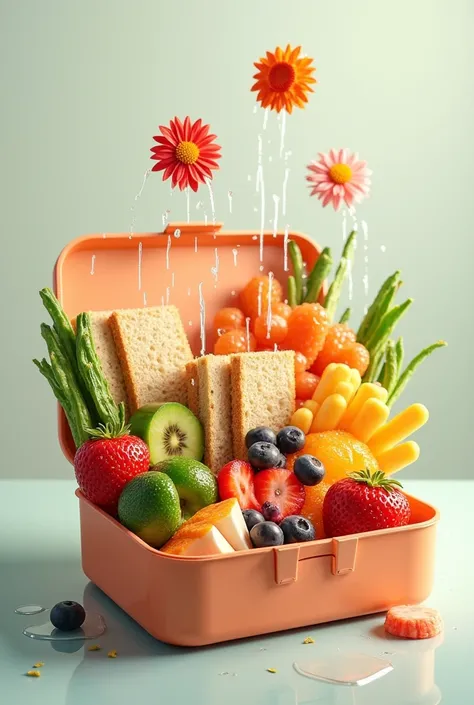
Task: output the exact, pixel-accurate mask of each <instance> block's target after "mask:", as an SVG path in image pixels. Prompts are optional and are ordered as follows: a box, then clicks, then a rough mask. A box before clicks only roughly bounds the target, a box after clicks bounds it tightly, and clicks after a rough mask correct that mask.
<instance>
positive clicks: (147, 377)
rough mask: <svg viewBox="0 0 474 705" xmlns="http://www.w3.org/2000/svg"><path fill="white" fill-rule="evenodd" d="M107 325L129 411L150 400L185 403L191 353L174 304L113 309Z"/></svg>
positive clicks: (133, 410) (151, 401)
mask: <svg viewBox="0 0 474 705" xmlns="http://www.w3.org/2000/svg"><path fill="white" fill-rule="evenodd" d="M110 327H111V330H112V334H113V337H114V341H115V347H116V350H117V355H118V359H119V361H120V367H121V369H122V373H123V377H124V380H125V388H126V391H127V399H128V405H129V411H130V413H131V414H134V413H135V411H137V409H139V408H141V407H142V406H144V405H145V404H150V403H153V402H167V401H174V402H178V403H180V404H184V405H185V404H186V402H187V391H186V364H187V363H188V362H190V361H191V360H192V359H193V354H192V352H191V348H190V347H189V342H188V339H187V337H186V333H185V331H184V328H183V324H182V322H181V318H180V316H179V312H178V309H177V308H176V306H157V307H150V308H139V309H128V310H122V311H114V312H113V313H112V316H111V317H110Z"/></svg>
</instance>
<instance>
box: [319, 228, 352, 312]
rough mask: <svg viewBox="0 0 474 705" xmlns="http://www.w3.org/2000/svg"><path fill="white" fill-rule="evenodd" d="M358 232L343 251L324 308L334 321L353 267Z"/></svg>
mask: <svg viewBox="0 0 474 705" xmlns="http://www.w3.org/2000/svg"><path fill="white" fill-rule="evenodd" d="M356 235H357V231H356V230H353V231H352V232H351V234H350V235H349V237H348V238H347V240H346V244H345V245H344V249H343V250H342V256H341V261H340V262H339V267H338V268H337V270H336V274H335V276H334V281H333V282H332V284H331V286H330V287H329V291H328V293H327V296H326V300H325V302H324V307H325V309H326V311H327V314H328V317H329V318H330V319H331V320H332V319H333V318H334V314H335V313H336V308H337V304H338V302H339V297H340V296H341V290H342V285H343V283H344V279H345V278H346V275H347V273H348V271H349V267H350V266H351V263H352V259H353V257H354V247H355V239H356Z"/></svg>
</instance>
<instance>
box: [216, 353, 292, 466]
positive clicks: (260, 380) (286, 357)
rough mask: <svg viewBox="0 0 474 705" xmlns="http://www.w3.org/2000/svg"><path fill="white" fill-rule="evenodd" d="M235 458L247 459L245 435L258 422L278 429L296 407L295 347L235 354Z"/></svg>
mask: <svg viewBox="0 0 474 705" xmlns="http://www.w3.org/2000/svg"><path fill="white" fill-rule="evenodd" d="M230 364H231V379H232V431H233V448H234V458H236V459H238V460H247V448H246V445H245V436H246V435H247V433H248V431H250V430H251V429H252V428H255V427H256V426H268V427H269V428H271V429H272V430H273V431H275V433H277V432H278V431H279V430H280V429H281V428H283V426H287V425H288V424H289V422H290V419H291V416H292V414H293V412H294V410H295V354H294V352H293V351H292V350H288V351H286V350H285V351H279V352H255V353H242V354H239V355H232V357H231V363H230Z"/></svg>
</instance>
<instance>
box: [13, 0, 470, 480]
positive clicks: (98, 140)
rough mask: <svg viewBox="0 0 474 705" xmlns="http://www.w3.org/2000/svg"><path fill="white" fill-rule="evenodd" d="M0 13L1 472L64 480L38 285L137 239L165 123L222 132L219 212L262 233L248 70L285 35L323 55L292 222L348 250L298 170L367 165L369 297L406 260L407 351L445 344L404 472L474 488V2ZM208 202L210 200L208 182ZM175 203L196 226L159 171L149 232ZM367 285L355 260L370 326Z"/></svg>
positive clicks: (153, 3)
mask: <svg viewBox="0 0 474 705" xmlns="http://www.w3.org/2000/svg"><path fill="white" fill-rule="evenodd" d="M0 8H1V10H0V33H1V38H0V67H1V68H0V71H1V92H0V95H1V101H2V106H1V114H0V136H1V137H0V139H1V159H0V171H1V179H2V183H1V189H0V193H1V203H2V208H1V234H0V238H1V244H2V250H1V260H0V261H1V279H0V282H1V289H2V291H1V297H2V298H1V301H2V306H1V315H2V322H1V343H0V349H1V366H0V369H1V375H2V379H1V387H0V388H1V394H2V404H1V409H2V412H1V413H2V419H1V429H2V431H1V433H2V447H1V448H2V458H1V462H0V476H1V477H58V478H61V477H64V478H70V477H71V475H72V468H71V467H70V466H69V465H68V464H67V463H66V461H65V460H64V459H63V457H62V455H61V452H60V450H59V447H58V443H57V439H56V418H55V405H54V402H53V399H52V396H51V394H50V392H49V389H48V388H47V386H46V383H45V382H44V381H43V379H41V378H40V376H39V374H38V373H37V372H36V371H35V369H34V368H33V366H32V364H31V362H30V360H31V358H32V357H33V356H40V355H41V354H42V351H43V344H42V340H41V338H40V334H39V324H40V322H41V320H42V319H43V318H44V315H43V310H42V307H41V304H40V301H39V298H38V296H37V291H38V290H39V289H40V288H41V287H42V286H44V285H47V284H49V283H50V281H51V272H52V267H53V264H54V260H55V258H56V256H57V255H58V253H59V252H60V250H61V249H62V247H63V246H64V245H65V244H66V243H67V242H68V241H69V240H71V239H72V238H75V237H76V236H78V235H80V234H84V233H88V232H107V231H123V230H127V229H129V228H130V223H131V211H130V209H131V206H132V204H133V200H134V196H135V194H136V193H137V191H138V190H139V188H140V185H141V182H142V178H143V174H144V172H145V170H146V169H147V168H149V166H150V162H149V159H148V155H149V149H150V146H151V145H152V139H151V138H152V135H153V134H156V130H157V126H158V125H159V124H162V123H167V122H168V121H169V119H170V118H171V117H173V116H174V115H178V116H184V115H186V114H188V113H190V114H191V116H192V117H193V118H194V119H196V118H197V117H199V116H202V117H203V119H204V120H205V121H208V122H210V123H211V124H212V127H213V130H214V131H215V132H216V133H217V134H218V136H219V142H220V144H222V146H223V159H222V168H221V170H220V172H219V173H218V174H217V176H216V178H215V181H214V184H215V201H216V211H217V213H216V214H217V218H218V219H222V220H224V222H225V224H226V226H227V227H230V228H256V229H258V227H259V214H258V213H257V212H255V210H254V209H255V208H256V207H257V206H258V197H257V195H256V193H255V171H256V162H257V135H258V134H259V133H262V122H263V113H262V111H261V110H259V111H258V113H256V114H255V113H254V112H253V106H254V95H253V94H251V93H250V92H249V87H250V85H251V83H252V74H253V70H252V62H253V61H254V60H257V59H258V57H259V56H260V55H261V54H262V53H264V52H265V50H267V49H270V50H273V49H274V48H275V46H276V45H277V44H286V42H290V43H292V44H296V43H299V44H302V45H303V48H304V51H305V52H306V53H308V54H309V55H311V56H313V57H314V58H315V63H316V66H317V67H318V72H317V77H318V80H319V84H318V86H317V87H316V92H315V94H314V95H313V96H312V97H311V100H310V103H309V106H308V107H307V109H306V110H304V111H297V113H296V114H294V115H293V116H291V117H290V118H289V119H288V121H287V134H286V147H285V148H286V150H291V152H292V154H291V156H290V157H289V160H288V166H289V168H290V169H291V173H290V177H289V183H288V213H287V217H286V219H285V220H286V222H287V223H288V224H289V225H290V226H291V228H293V229H295V230H302V231H305V232H308V233H311V234H312V235H313V236H314V237H315V238H316V239H317V240H318V241H319V242H320V243H322V244H329V245H332V246H333V247H334V248H335V250H338V249H339V248H340V245H341V241H342V235H341V232H342V231H341V223H342V216H341V215H340V214H334V212H333V211H330V210H329V209H326V210H323V209H322V208H321V206H320V204H319V203H318V202H317V201H316V200H315V199H311V198H309V196H308V191H307V189H306V186H305V181H304V176H305V165H306V164H307V163H308V161H309V160H310V159H311V158H314V157H315V156H316V154H317V152H318V151H326V150H328V149H329V148H331V147H340V146H348V147H350V148H352V149H354V150H357V151H358V152H359V153H360V155H361V157H363V158H364V159H366V160H367V161H368V162H369V165H370V167H371V168H372V169H373V171H374V176H373V189H372V196H371V198H370V199H369V200H368V201H366V202H365V203H364V205H363V206H361V207H360V209H359V211H358V215H359V216H360V218H362V219H365V220H366V221H367V223H368V226H369V252H368V255H369V288H370V292H369V293H370V296H373V295H374V293H375V291H376V288H377V285H378V284H379V283H380V281H381V280H382V278H383V277H384V276H385V275H387V274H388V273H391V272H392V271H394V270H395V269H397V268H401V269H402V271H403V279H404V282H405V284H404V287H403V289H404V294H405V295H410V296H413V297H414V298H415V300H416V302H415V305H414V306H413V307H412V309H411V311H410V312H409V315H408V316H407V318H406V320H405V321H404V322H403V325H402V326H401V331H402V332H403V334H404V335H405V337H406V347H407V352H408V354H409V355H412V354H415V353H416V352H418V350H419V349H420V348H421V347H423V346H425V345H426V344H428V343H430V342H432V341H434V340H436V339H438V338H444V339H446V340H448V341H449V344H450V345H449V348H447V349H446V350H443V351H441V352H438V353H437V354H436V356H433V358H431V359H430V360H429V361H427V362H426V363H425V366H424V367H423V368H422V369H420V370H419V372H418V373H417V375H416V377H415V378H414V380H413V381H412V382H411V383H410V386H409V388H408V389H407V391H406V392H405V394H404V396H403V402H404V404H408V403H409V402H412V401H422V402H424V403H425V404H426V405H427V406H428V407H429V409H430V411H431V415H432V416H431V420H430V422H429V424H428V426H427V427H426V428H424V429H423V430H422V431H421V432H420V433H419V434H418V440H419V442H420V444H421V446H422V458H421V459H420V461H419V462H418V464H417V466H416V468H413V469H411V470H409V471H407V474H408V473H409V474H410V476H413V477H472V476H473V470H472V460H471V455H472V453H471V450H470V449H471V442H470V440H471V439H470V434H471V433H472V430H471V419H472V410H471V407H472V397H471V396H470V393H471V392H472V372H471V364H472V363H471V358H472V346H473V345H474V338H473V334H472V313H471V311H470V309H469V308H468V304H469V303H472V301H473V275H472V263H471V259H472V255H473V244H472V242H473V240H472V228H473V226H472V207H471V203H472V158H473V137H472V125H473V124H474V120H473V117H474V116H473V112H474V111H473V93H472V65H473V61H474V56H473V54H474V52H473V48H472V47H473V44H472V32H473V29H474V27H473V16H474V5H473V3H472V1H470V0H449V1H448V0H445V1H440V0H416V1H415V2H414V1H413V0H399V1H398V2H396V3H393V2H390V3H389V2H386V1H385V2H384V1H383V0H382V1H381V0H353V1H350V0H345V1H339V2H329V1H327V2H319V1H317V0H295V1H294V2H288V1H287V0H271V1H270V0H268V2H267V1H265V2H264V1H263V0H260V1H255V0H253V1H252V0H240V1H239V2H237V1H234V2H229V1H227V2H225V1H223V0H199V1H197V0H180V2H169V3H165V2H162V1H161V0H128V1H125V0H108V1H107V0H81V1H80V2H79V1H77V2H72V1H71V0H36V1H35V0H1V1H0ZM262 134H264V135H265V137H264V166H265V185H266V192H267V213H268V214H269V215H268V218H270V217H271V212H272V194H273V193H276V194H279V195H281V189H282V180H283V169H284V164H283V162H282V160H280V159H279V146H278V131H277V122H276V118H275V116H273V115H272V116H270V119H269V121H268V127H267V130H266V131H265V133H262ZM269 139H270V140H271V143H270V144H269V143H268V140H269ZM270 156H272V162H270V161H269V157H270ZM248 175H251V181H249V180H248ZM228 190H231V191H232V192H233V194H234V195H233V212H232V214H230V213H229V206H228V198H227V192H228ZM200 198H202V200H203V201H204V202H205V204H206V206H208V205H209V200H208V194H207V192H206V191H205V190H203V192H202V194H200ZM196 202H197V199H196V198H194V199H193V201H192V203H191V208H192V212H193V214H196V215H198V212H197V211H196V210H195V206H196ZM166 208H171V209H172V215H171V217H172V218H173V219H184V218H185V213H186V206H185V199H184V196H180V195H179V194H175V195H174V196H173V198H171V197H170V192H169V186H168V185H163V184H162V183H161V180H160V177H159V176H156V175H153V176H152V177H151V178H150V180H149V182H148V184H147V187H146V189H145V191H144V194H143V197H142V199H141V200H140V201H139V203H138V208H137V220H136V228H137V230H157V229H160V228H161V213H162V212H163V211H164V210H165V209H166ZM280 223H281V225H282V226H283V225H284V224H285V223H283V222H282V220H280ZM268 225H269V224H268ZM382 246H384V247H385V248H386V251H382V249H381V247H382ZM363 274H364V262H363V252H362V248H360V249H359V252H358V263H357V265H356V268H355V272H354V296H355V299H356V305H355V306H354V308H355V309H356V314H357V316H358V317H359V316H360V314H361V312H362V310H363V307H364V305H365V303H366V300H365V295H364V289H363V284H362V277H363ZM346 296H347V292H346Z"/></svg>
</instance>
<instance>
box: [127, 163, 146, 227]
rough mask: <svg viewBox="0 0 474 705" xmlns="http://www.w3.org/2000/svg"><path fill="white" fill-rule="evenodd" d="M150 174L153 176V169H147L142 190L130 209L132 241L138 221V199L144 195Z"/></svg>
mask: <svg viewBox="0 0 474 705" xmlns="http://www.w3.org/2000/svg"><path fill="white" fill-rule="evenodd" d="M150 174H151V169H147V170H146V171H145V173H144V175H143V181H142V185H141V188H140V190H139V192H138V193H137V195H136V196H135V198H134V200H133V205H132V207H131V208H130V212H131V214H132V222H131V224H130V235H129V239H130V240H131V239H132V236H133V233H134V230H135V219H136V208H137V201H138V199H139V198H140V197H141V195H142V193H143V189H144V188H145V184H146V182H147V179H148V177H149V176H150Z"/></svg>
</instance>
